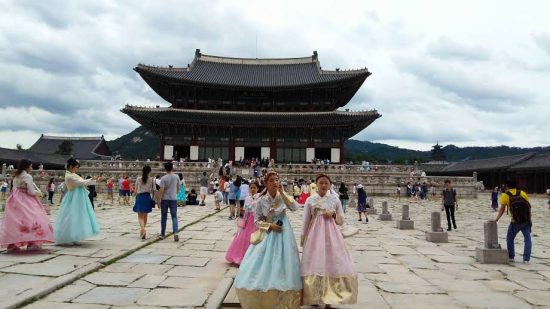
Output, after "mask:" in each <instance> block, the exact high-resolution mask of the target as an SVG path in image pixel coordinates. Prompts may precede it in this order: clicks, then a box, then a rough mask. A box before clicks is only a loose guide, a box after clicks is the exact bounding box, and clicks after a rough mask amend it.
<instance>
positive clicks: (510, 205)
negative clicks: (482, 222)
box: [495, 180, 533, 264]
mask: <svg viewBox="0 0 550 309" xmlns="http://www.w3.org/2000/svg"><path fill="white" fill-rule="evenodd" d="M506 187H507V190H506V192H504V194H502V196H501V197H500V209H499V211H498V214H497V217H496V219H495V221H497V222H498V220H499V219H500V217H502V215H503V214H504V211H505V210H507V211H508V214H509V215H510V225H508V233H506V248H507V249H508V258H509V260H510V262H514V257H515V247H514V240H515V238H516V235H517V234H518V233H519V232H521V233H522V234H523V243H524V246H523V263H525V264H529V261H530V260H531V246H532V243H531V227H532V225H533V223H532V221H531V204H530V203H529V197H528V196H527V193H525V192H524V191H522V190H519V189H517V186H516V181H515V180H507V181H506Z"/></svg>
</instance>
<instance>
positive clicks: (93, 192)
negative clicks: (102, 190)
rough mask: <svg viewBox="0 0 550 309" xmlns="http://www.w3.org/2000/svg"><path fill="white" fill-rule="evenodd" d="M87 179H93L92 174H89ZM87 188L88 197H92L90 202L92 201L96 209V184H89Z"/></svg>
mask: <svg viewBox="0 0 550 309" xmlns="http://www.w3.org/2000/svg"><path fill="white" fill-rule="evenodd" d="M86 179H92V176H87V177H86ZM86 188H87V189H88V198H89V199H90V203H92V208H93V209H95V205H94V199H95V198H96V197H97V191H96V190H95V185H89V186H86Z"/></svg>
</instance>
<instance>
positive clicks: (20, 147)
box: [15, 144, 23, 150]
mask: <svg viewBox="0 0 550 309" xmlns="http://www.w3.org/2000/svg"><path fill="white" fill-rule="evenodd" d="M15 148H17V150H23V145H21V144H17V145H15Z"/></svg>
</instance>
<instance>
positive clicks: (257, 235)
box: [250, 229, 265, 245]
mask: <svg viewBox="0 0 550 309" xmlns="http://www.w3.org/2000/svg"><path fill="white" fill-rule="evenodd" d="M264 237H265V230H264V229H258V230H256V232H254V233H252V234H250V244H251V245H257V244H259V243H261V242H262V240H264Z"/></svg>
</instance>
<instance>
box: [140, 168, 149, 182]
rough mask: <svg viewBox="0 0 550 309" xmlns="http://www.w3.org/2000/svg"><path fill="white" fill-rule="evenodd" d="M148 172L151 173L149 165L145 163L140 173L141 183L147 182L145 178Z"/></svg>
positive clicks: (147, 176)
mask: <svg viewBox="0 0 550 309" xmlns="http://www.w3.org/2000/svg"><path fill="white" fill-rule="evenodd" d="M149 173H151V167H150V166H149V165H145V166H144V167H143V170H142V173H141V182H142V183H143V184H146V183H147V179H148V178H149Z"/></svg>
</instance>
